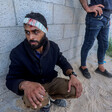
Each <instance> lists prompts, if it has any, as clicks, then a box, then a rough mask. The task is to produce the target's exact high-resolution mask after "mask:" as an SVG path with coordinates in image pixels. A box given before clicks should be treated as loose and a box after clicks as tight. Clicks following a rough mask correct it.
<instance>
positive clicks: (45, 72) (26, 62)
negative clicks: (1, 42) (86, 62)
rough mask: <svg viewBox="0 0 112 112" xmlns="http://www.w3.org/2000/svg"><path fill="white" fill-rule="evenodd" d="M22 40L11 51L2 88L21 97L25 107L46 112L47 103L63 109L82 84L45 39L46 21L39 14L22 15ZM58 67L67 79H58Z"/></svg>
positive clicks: (80, 89)
mask: <svg viewBox="0 0 112 112" xmlns="http://www.w3.org/2000/svg"><path fill="white" fill-rule="evenodd" d="M24 30H25V35H26V39H25V40H24V41H23V42H21V43H20V44H19V45H18V46H17V47H16V48H14V49H13V50H12V51H11V54H10V59H11V64H10V66H9V72H8V75H7V77H6V86H7V88H8V89H9V90H11V91H13V92H14V93H16V94H18V95H23V101H24V103H25V104H26V106H27V107H31V108H34V109H39V111H40V112H50V106H51V102H52V103H54V104H56V105H58V106H62V107H65V106H66V100H64V99H67V98H78V97H80V96H81V93H82V85H81V83H80V81H79V80H78V79H77V77H76V76H77V75H76V74H75V72H74V71H73V68H72V67H71V65H70V64H69V63H68V61H67V59H66V58H65V57H64V56H63V55H62V53H61V52H60V49H59V47H58V45H57V44H56V43H54V42H53V41H50V40H48V38H47V37H46V33H47V31H48V28H47V22H46V19H45V18H44V16H43V15H41V14H40V13H33V12H32V13H30V14H27V15H26V16H25V19H24ZM55 65H58V66H59V67H60V68H61V69H62V70H63V74H64V75H66V76H69V77H70V79H69V80H67V79H64V78H59V77H57V76H58V73H57V72H56V71H55V70H54V68H55Z"/></svg>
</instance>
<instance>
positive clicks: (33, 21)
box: [23, 18, 47, 33]
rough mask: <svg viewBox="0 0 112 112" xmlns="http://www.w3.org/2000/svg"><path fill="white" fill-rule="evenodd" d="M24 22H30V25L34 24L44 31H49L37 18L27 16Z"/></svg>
mask: <svg viewBox="0 0 112 112" xmlns="http://www.w3.org/2000/svg"><path fill="white" fill-rule="evenodd" d="M23 23H25V24H29V25H32V26H36V27H37V28H39V29H40V30H42V31H43V32H44V33H47V29H46V28H45V26H44V25H43V24H42V23H40V22H39V21H37V20H35V19H31V18H25V19H24V21H23Z"/></svg>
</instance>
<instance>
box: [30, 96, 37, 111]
mask: <svg viewBox="0 0 112 112" xmlns="http://www.w3.org/2000/svg"><path fill="white" fill-rule="evenodd" d="M28 100H29V102H30V104H31V105H32V106H33V107H34V108H35V109H36V108H37V105H36V104H35V102H34V101H33V99H32V98H31V97H28Z"/></svg>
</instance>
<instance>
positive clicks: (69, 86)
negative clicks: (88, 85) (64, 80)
mask: <svg viewBox="0 0 112 112" xmlns="http://www.w3.org/2000/svg"><path fill="white" fill-rule="evenodd" d="M70 91H71V83H70V82H69V83H68V92H70Z"/></svg>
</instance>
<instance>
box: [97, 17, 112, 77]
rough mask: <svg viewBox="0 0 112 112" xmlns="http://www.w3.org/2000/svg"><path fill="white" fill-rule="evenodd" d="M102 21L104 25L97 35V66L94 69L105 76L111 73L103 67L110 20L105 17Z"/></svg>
mask: <svg viewBox="0 0 112 112" xmlns="http://www.w3.org/2000/svg"><path fill="white" fill-rule="evenodd" d="M102 21H103V23H104V27H103V28H102V29H101V31H100V32H99V34H98V37H97V40H98V51H97V57H98V68H97V69H96V72H97V73H100V74H102V75H104V76H107V77H112V74H110V73H109V72H108V71H107V70H106V69H105V67H104V58H105V54H106V50H107V49H108V35H109V26H110V22H109V20H108V19H107V18H105V17H104V18H103V20H102Z"/></svg>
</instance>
